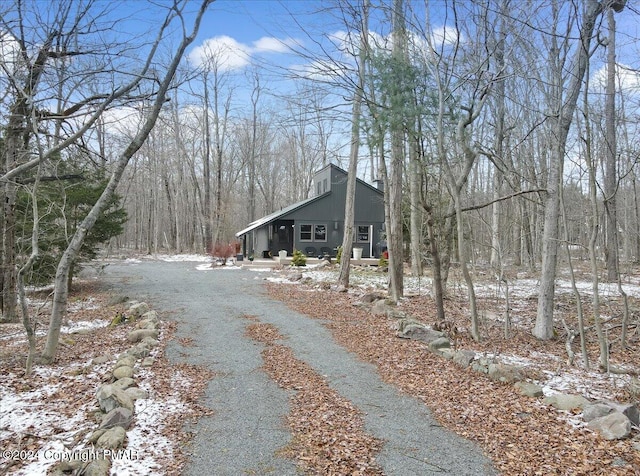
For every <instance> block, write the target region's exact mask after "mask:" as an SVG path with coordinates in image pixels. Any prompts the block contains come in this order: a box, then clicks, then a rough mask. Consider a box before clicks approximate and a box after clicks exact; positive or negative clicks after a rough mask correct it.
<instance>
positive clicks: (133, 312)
mask: <svg viewBox="0 0 640 476" xmlns="http://www.w3.org/2000/svg"><path fill="white" fill-rule="evenodd" d="M146 312H149V305H148V304H147V303H146V302H136V303H134V304H132V305H131V307H129V319H131V320H132V321H135V320H137V319H138V318H140V317H141V316H142V315H143V314H145V313H146Z"/></svg>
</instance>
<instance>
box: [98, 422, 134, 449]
mask: <svg viewBox="0 0 640 476" xmlns="http://www.w3.org/2000/svg"><path fill="white" fill-rule="evenodd" d="M126 434H127V433H126V431H125V430H124V428H122V427H121V426H114V427H113V428H111V429H109V430H107V431H105V432H104V433H103V435H102V436H101V437H100V438H98V441H97V443H96V446H97V447H98V448H108V449H112V450H113V449H116V448H119V447H120V446H122V443H124V437H125V436H126Z"/></svg>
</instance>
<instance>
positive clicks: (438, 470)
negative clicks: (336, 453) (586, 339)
mask: <svg viewBox="0 0 640 476" xmlns="http://www.w3.org/2000/svg"><path fill="white" fill-rule="evenodd" d="M198 264H199V263H195V262H164V261H147V260H145V261H142V262H139V263H131V262H118V263H112V264H110V265H109V266H107V267H106V269H105V279H106V280H107V281H108V282H109V283H110V284H111V285H113V286H114V287H115V288H117V289H118V291H119V292H122V293H125V294H127V295H128V296H129V297H130V298H131V299H137V300H145V301H147V302H149V304H150V305H151V306H152V307H153V308H155V309H157V310H159V311H165V312H166V311H173V314H172V318H174V319H175V320H177V322H178V331H177V337H178V338H182V337H186V338H190V339H191V340H192V341H191V345H188V346H182V345H180V344H179V343H178V342H177V341H174V342H172V343H171V344H170V345H169V346H168V348H167V354H168V357H169V359H170V360H172V361H173V362H188V363H192V364H197V365H203V366H206V367H208V368H209V369H211V370H213V371H214V372H215V373H216V375H215V377H214V378H213V379H212V380H211V382H210V383H209V386H208V388H207V391H206V394H205V400H204V402H203V403H204V404H205V405H207V406H208V407H210V408H211V409H212V410H213V411H214V414H213V415H212V416H210V417H204V418H202V419H201V420H200V421H199V422H198V423H197V424H196V425H195V426H193V427H192V428H190V430H191V431H192V432H193V433H194V436H195V441H194V443H193V447H192V454H193V456H192V459H191V462H190V464H189V466H188V468H187V472H186V474H189V475H198V476H202V475H205V474H206V475H209V474H214V475H242V474H256V475H263V474H274V475H296V474H299V472H298V471H297V470H296V467H295V462H293V461H291V460H288V459H285V458H281V457H279V456H278V454H279V450H280V449H282V448H283V447H284V446H286V445H287V444H288V442H289V441H290V439H291V435H290V433H289V431H288V429H287V427H286V426H285V424H284V422H285V417H286V415H287V413H288V403H287V402H288V398H289V393H288V391H286V390H282V389H280V388H279V387H278V386H277V385H276V384H275V383H274V382H273V381H271V380H270V379H269V378H268V377H267V375H266V374H265V373H264V372H263V371H262V370H261V366H262V358H261V355H260V352H261V350H262V348H263V345H262V344H260V343H258V342H255V341H253V340H251V339H249V338H248V337H245V336H244V332H245V326H246V325H247V320H246V319H243V318H242V316H243V315H253V316H256V317H257V318H258V319H260V321H261V322H264V323H270V324H272V325H274V326H276V327H277V328H278V330H279V332H280V333H281V334H282V335H284V336H287V337H288V339H287V341H286V345H287V346H288V347H290V348H291V349H292V350H293V352H294V353H295V356H296V357H297V358H298V359H300V360H303V361H305V362H306V363H307V364H308V365H310V366H311V367H312V368H313V369H314V370H315V371H316V372H317V373H318V374H320V375H322V376H324V377H325V379H326V380H327V382H328V383H329V385H330V386H331V387H332V388H333V389H334V390H336V391H337V392H338V393H340V394H341V395H342V396H344V397H345V398H347V399H349V400H350V401H351V402H352V403H353V404H354V405H356V406H357V407H358V408H359V409H360V410H361V411H362V412H363V413H364V415H365V416H364V421H365V431H367V432H368V433H369V434H371V435H372V436H374V437H376V438H379V439H381V440H383V441H384V442H385V444H384V447H383V450H382V451H381V452H380V453H379V455H378V457H377V461H378V463H379V464H380V466H381V467H382V468H383V469H384V472H385V474H388V475H435V474H438V475H440V474H455V475H457V476H461V475H474V476H479V475H491V474H497V472H496V471H495V470H494V469H493V468H492V466H491V463H490V461H489V460H488V459H487V458H486V457H484V456H483V455H482V452H481V451H480V449H479V448H478V447H477V446H475V445H474V444H473V443H471V442H469V441H467V440H465V439H463V438H461V437H459V436H456V435H454V434H452V433H450V432H448V431H446V430H445V429H443V428H441V427H440V426H439V425H438V423H437V422H436V421H435V420H434V419H433V418H432V417H431V416H430V413H429V411H428V410H427V408H426V407H425V406H424V405H423V404H422V403H421V402H419V401H418V400H416V399H414V398H411V397H408V396H405V395H402V394H400V393H399V392H398V391H397V390H396V389H395V387H392V386H390V385H388V384H386V383H384V382H382V380H380V378H379V377H378V374H377V373H376V370H375V368H374V367H373V366H371V365H369V364H366V363H363V362H361V361H360V360H359V359H358V358H357V357H356V356H354V355H353V354H351V353H349V352H347V351H346V350H345V349H344V348H342V347H340V346H339V345H337V344H336V343H335V341H334V340H333V339H332V337H331V334H330V332H329V331H328V330H327V329H326V328H325V327H324V326H323V325H322V322H321V321H318V320H316V319H311V318H308V317H306V316H304V315H302V314H298V313H296V312H294V311H292V310H290V309H288V308H287V307H286V306H284V305H283V304H282V303H280V302H277V301H273V300H271V299H269V298H268V297H267V296H266V294H265V293H264V291H263V288H262V285H261V282H262V278H263V276H264V275H263V274H262V273H256V272H252V271H247V270H238V269H233V270H226V269H224V270H223V269H217V270H205V271H202V270H198V269H197V266H198ZM318 305H321V299H320V298H319V302H318ZM165 315H166V314H165Z"/></svg>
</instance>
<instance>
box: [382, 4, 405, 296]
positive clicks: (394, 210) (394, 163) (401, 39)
mask: <svg viewBox="0 0 640 476" xmlns="http://www.w3.org/2000/svg"><path fill="white" fill-rule="evenodd" d="M403 1H404V0H394V1H393V33H392V35H393V52H392V55H393V56H394V57H395V58H396V61H398V62H404V61H405V54H406V45H405V43H406V32H405V18H404V5H403ZM396 102H398V101H396ZM396 113H397V112H396ZM393 122H394V124H393V125H392V127H391V131H390V134H391V170H390V172H391V174H390V181H389V186H388V191H389V194H390V196H389V219H390V223H389V227H388V229H387V245H388V249H389V291H390V294H391V299H393V300H394V301H398V300H399V299H400V298H401V297H402V296H403V295H404V280H403V268H404V257H403V250H402V242H403V239H402V238H403V237H402V172H403V170H404V163H405V156H404V152H405V150H404V127H403V125H402V123H401V121H399V120H397V119H396V120H394V121H393ZM385 188H386V187H385Z"/></svg>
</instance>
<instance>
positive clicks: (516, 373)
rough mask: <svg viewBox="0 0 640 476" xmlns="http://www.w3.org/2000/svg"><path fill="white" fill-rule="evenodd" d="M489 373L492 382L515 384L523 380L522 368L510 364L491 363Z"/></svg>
mask: <svg viewBox="0 0 640 476" xmlns="http://www.w3.org/2000/svg"><path fill="white" fill-rule="evenodd" d="M487 373H488V374H489V378H491V379H492V380H496V381H498V382H503V383H515V382H519V381H520V380H523V376H522V371H521V370H520V368H519V367H516V366H514V365H509V364H501V363H491V364H489V370H488V372H487Z"/></svg>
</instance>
